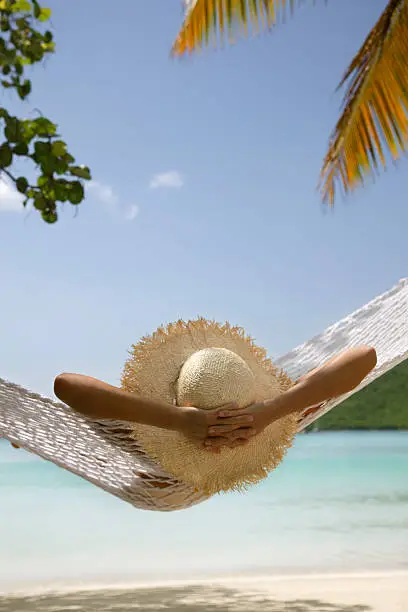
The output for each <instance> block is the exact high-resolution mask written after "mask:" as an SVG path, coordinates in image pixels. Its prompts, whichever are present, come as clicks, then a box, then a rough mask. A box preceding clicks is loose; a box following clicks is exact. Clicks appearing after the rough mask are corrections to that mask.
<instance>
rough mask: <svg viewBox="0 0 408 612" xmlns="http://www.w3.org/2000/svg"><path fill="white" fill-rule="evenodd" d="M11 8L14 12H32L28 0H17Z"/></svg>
mask: <svg viewBox="0 0 408 612" xmlns="http://www.w3.org/2000/svg"><path fill="white" fill-rule="evenodd" d="M10 8H11V12H12V13H23V12H28V11H30V12H31V4H30V3H29V2H27V0H15V2H14V3H13V4H12V5H11V7H10Z"/></svg>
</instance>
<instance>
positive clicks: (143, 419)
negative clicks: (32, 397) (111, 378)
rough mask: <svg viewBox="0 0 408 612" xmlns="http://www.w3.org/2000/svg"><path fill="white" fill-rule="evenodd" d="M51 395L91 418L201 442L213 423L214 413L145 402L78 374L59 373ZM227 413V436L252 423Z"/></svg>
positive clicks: (236, 412) (236, 413)
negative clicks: (165, 431)
mask: <svg viewBox="0 0 408 612" xmlns="http://www.w3.org/2000/svg"><path fill="white" fill-rule="evenodd" d="M54 391H55V395H56V396H57V397H58V398H59V399H60V400H61V401H63V402H65V403H66V404H68V405H69V406H71V408H72V409H73V410H76V411H77V412H80V413H81V414H84V415H85V416H88V417H90V418H93V419H114V420H118V421H131V422H135V423H140V424H143V425H152V426H154V427H160V428H161V429H172V430H175V431H180V432H182V433H184V434H185V435H187V436H189V437H192V438H195V439H197V440H203V439H204V438H206V436H207V435H208V427H209V426H211V425H212V424H214V423H215V422H216V419H217V411H216V410H213V411H212V410H199V409H197V408H193V407H180V406H174V405H171V404H167V403H165V402H160V401H155V400H149V399H146V398H143V397H140V396H138V395H136V394H133V393H128V392H126V391H123V390H122V389H118V388H117V387H113V386H112V385H108V384H107V383H104V382H102V381H100V380H97V379H95V378H91V377H89V376H82V375H80V374H60V375H59V376H57V378H56V379H55V382H54ZM228 408H229V409H230V410H231V413H232V414H231V417H230V418H228V419H227V420H225V419H224V420H223V426H224V428H223V431H224V433H225V432H226V433H228V432H229V431H233V430H235V429H238V428H239V427H243V426H246V427H248V425H249V424H250V423H251V421H253V417H252V416H249V415H248V413H246V414H245V411H242V410H234V409H233V406H232V405H231V406H229V407H228Z"/></svg>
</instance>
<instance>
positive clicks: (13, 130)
mask: <svg viewBox="0 0 408 612" xmlns="http://www.w3.org/2000/svg"><path fill="white" fill-rule="evenodd" d="M21 127H22V126H21V122H20V121H19V120H18V119H17V117H10V116H9V117H7V118H6V127H5V128H4V135H5V137H6V138H7V140H8V141H9V142H18V141H19V140H20V137H21Z"/></svg>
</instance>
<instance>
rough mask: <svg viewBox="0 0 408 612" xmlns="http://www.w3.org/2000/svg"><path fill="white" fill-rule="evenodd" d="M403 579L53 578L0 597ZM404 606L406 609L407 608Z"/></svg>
mask: <svg viewBox="0 0 408 612" xmlns="http://www.w3.org/2000/svg"><path fill="white" fill-rule="evenodd" d="M393 579H401V580H404V581H405V583H406V585H407V592H408V568H407V569H406V570H402V569H395V570H392V569H387V570H359V571H350V572H323V571H318V572H316V571H313V570H311V571H310V572H306V571H305V572H302V573H293V574H291V573H286V574H279V573H277V572H275V573H271V574H268V573H267V572H263V573H259V574H257V573H255V572H254V573H248V572H246V573H239V572H237V573H234V574H225V575H222V576H219V577H215V576H212V577H210V576H208V577H205V578H193V577H191V578H185V579H183V578H169V579H165V578H163V579H151V580H150V579H144V580H139V581H136V580H134V581H130V580H122V581H120V580H115V579H112V580H111V581H110V582H109V581H107V582H104V583H103V582H102V581H101V580H102V578H100V579H99V580H95V581H94V582H92V580H87V581H86V582H85V581H84V582H78V581H77V580H76V581H72V583H69V582H64V583H62V582H61V581H60V582H58V581H55V583H53V584H51V583H50V584H49V585H43V586H39V585H37V586H35V585H34V584H33V583H31V584H28V583H25V584H23V583H21V585H20V586H18V587H15V588H10V589H8V590H3V589H2V588H1V587H0V598H1V597H21V596H26V595H30V596H31V595H34V596H42V595H49V594H52V595H69V594H72V593H89V592H95V593H97V592H114V591H121V592H126V591H142V590H149V589H173V588H182V587H194V586H204V587H205V586H212V585H217V586H228V585H234V586H236V585H237V584H239V585H240V586H247V587H250V586H253V585H257V584H258V585H259V584H265V583H268V584H273V585H276V584H291V583H299V582H302V583H303V582H309V583H311V584H312V583H327V582H333V581H339V582H340V581H348V580H352V581H357V580H367V581H369V580H393ZM407 609H408V608H407Z"/></svg>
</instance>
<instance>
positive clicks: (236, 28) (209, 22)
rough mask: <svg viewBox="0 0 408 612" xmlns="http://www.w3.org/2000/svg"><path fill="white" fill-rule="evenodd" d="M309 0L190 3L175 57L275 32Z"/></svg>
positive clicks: (193, 0) (199, 0)
mask: <svg viewBox="0 0 408 612" xmlns="http://www.w3.org/2000/svg"><path fill="white" fill-rule="evenodd" d="M303 2H305V0H186V2H185V3H186V16H185V19H184V23H183V26H182V28H181V30H180V32H179V34H178V36H177V39H176V41H175V43H174V45H173V48H172V54H173V55H184V54H185V53H193V52H194V51H197V50H198V49H200V48H201V47H204V46H207V45H209V44H210V43H211V42H213V43H214V44H215V45H222V44H223V43H224V42H225V39H226V38H228V41H229V42H233V40H234V37H235V35H236V34H238V35H239V36H248V35H249V34H250V33H252V34H257V33H258V32H259V31H261V30H265V29H271V28H272V27H273V26H274V25H275V24H276V23H277V22H278V21H279V20H280V19H281V18H283V17H284V16H285V14H286V12H287V10H288V9H289V10H290V11H293V9H294V8H295V6H296V5H300V4H303Z"/></svg>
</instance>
